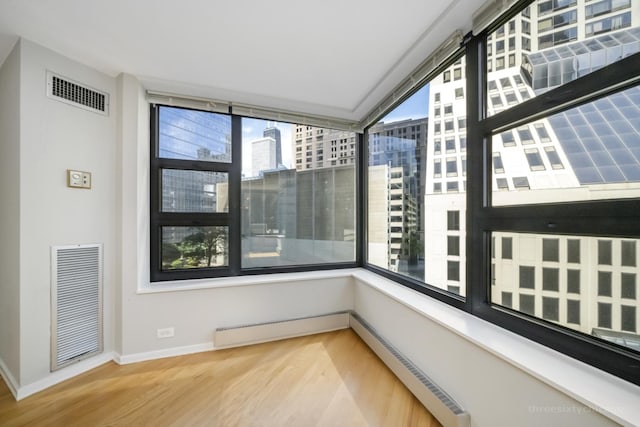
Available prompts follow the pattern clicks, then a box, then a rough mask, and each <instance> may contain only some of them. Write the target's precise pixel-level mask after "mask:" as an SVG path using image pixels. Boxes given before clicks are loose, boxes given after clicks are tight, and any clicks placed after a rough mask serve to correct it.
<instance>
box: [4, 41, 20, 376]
mask: <svg viewBox="0 0 640 427" xmlns="http://www.w3.org/2000/svg"><path fill="white" fill-rule="evenodd" d="M19 88H20V44H19V43H17V44H16V45H15V46H14V48H13V51H12V52H11V54H10V55H9V56H8V57H7V59H6V60H5V61H4V63H3V64H2V67H1V68H0V112H1V113H0V200H1V202H0V218H2V220H0V239H1V241H2V244H1V245H0V366H2V365H4V368H3V369H4V370H6V374H7V375H11V376H12V377H13V378H12V379H11V380H8V381H15V382H19V381H20V340H19V336H20V309H19V307H20V304H19V302H20V269H19V265H20V263H19V251H20V233H19V230H20V181H19V179H18V176H19V174H20V126H19V108H20V90H19Z"/></svg>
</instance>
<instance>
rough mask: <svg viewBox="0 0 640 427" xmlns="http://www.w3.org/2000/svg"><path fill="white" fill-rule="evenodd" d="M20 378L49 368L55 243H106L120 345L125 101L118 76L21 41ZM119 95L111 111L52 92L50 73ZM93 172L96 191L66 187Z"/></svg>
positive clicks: (107, 280)
mask: <svg viewBox="0 0 640 427" xmlns="http://www.w3.org/2000/svg"><path fill="white" fill-rule="evenodd" d="M20 66H21V71H20V188H21V191H20V264H19V265H20V325H21V331H20V383H21V385H26V384H30V383H32V382H34V381H37V380H40V379H42V378H43V377H45V376H47V375H48V374H49V371H50V369H49V365H50V330H51V322H50V315H51V314H50V313H51V310H50V308H51V302H50V301H51V271H50V265H51V263H50V248H51V246H55V245H69V244H83V243H102V244H103V245H104V285H105V286H104V307H105V311H104V314H105V316H104V331H105V334H104V338H105V349H106V350H109V349H112V348H113V340H112V336H113V333H112V329H113V328H112V322H113V312H112V310H111V308H112V307H113V286H114V254H115V251H116V248H115V242H116V240H115V235H116V223H115V218H116V215H115V202H116V197H115V194H116V193H115V175H116V161H115V153H116V135H115V131H116V126H115V124H116V121H115V113H116V112H114V111H113V106H114V105H117V102H116V93H115V92H116V91H115V79H113V78H111V77H109V76H107V75H104V74H102V73H99V72H97V71H95V70H93V69H91V68H89V67H86V66H84V65H81V64H79V63H77V62H74V61H72V60H69V59H67V58H65V57H63V56H61V55H59V54H57V53H55V52H53V51H51V50H48V49H46V48H44V47H41V46H39V45H37V44H35V43H32V42H29V41H26V40H22V41H21V63H20ZM47 70H51V71H53V72H55V73H57V74H60V75H62V76H64V77H67V78H69V79H71V80H74V81H77V82H81V83H83V84H85V85H87V86H90V87H93V88H95V89H98V90H101V91H104V92H107V93H109V94H111V111H110V114H109V115H108V116H104V115H100V114H97V113H93V112H90V111H86V110H83V109H80V108H76V107H74V106H70V105H68V104H65V103H62V102H59V101H56V100H52V99H50V98H47V96H46V72H47ZM67 169H79V170H82V171H88V172H91V173H92V188H91V190H82V189H73V188H68V187H67V186H66V170H67Z"/></svg>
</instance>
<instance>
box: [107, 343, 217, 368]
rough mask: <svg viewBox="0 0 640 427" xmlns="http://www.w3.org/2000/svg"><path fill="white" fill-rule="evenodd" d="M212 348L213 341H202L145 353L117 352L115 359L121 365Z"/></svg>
mask: <svg viewBox="0 0 640 427" xmlns="http://www.w3.org/2000/svg"><path fill="white" fill-rule="evenodd" d="M211 350H213V343H202V344H194V345H186V346H183V347H172V348H165V349H162V350H154V351H146V352H144V353H134V354H125V355H124V356H122V355H119V354H115V355H114V358H113V360H114V362H116V363H117V364H119V365H127V364H129V363H136V362H144V361H145V360H154V359H162V358H165V357H175V356H184V355H185V354H192V353H201V352H203V351H211Z"/></svg>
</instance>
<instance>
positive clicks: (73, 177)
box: [67, 169, 91, 189]
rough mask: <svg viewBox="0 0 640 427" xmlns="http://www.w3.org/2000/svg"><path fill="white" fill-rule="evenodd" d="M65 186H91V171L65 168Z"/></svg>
mask: <svg viewBox="0 0 640 427" xmlns="http://www.w3.org/2000/svg"><path fill="white" fill-rule="evenodd" d="M67 187H71V188H87V189H89V188H91V172H83V171H76V170H71V169H67Z"/></svg>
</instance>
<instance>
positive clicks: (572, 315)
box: [567, 299, 580, 325]
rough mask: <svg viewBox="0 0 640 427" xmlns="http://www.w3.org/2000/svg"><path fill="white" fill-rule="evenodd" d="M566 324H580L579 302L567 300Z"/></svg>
mask: <svg viewBox="0 0 640 427" xmlns="http://www.w3.org/2000/svg"><path fill="white" fill-rule="evenodd" d="M567 323H573V324H576V325H579V324H580V301H579V300H573V299H568V300H567Z"/></svg>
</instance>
